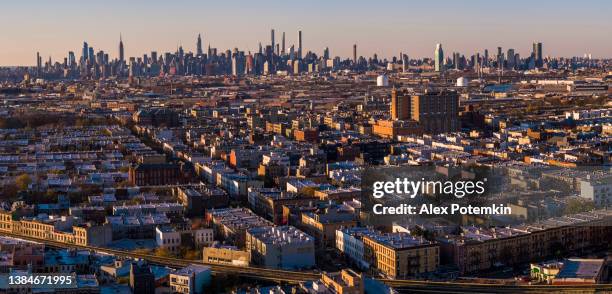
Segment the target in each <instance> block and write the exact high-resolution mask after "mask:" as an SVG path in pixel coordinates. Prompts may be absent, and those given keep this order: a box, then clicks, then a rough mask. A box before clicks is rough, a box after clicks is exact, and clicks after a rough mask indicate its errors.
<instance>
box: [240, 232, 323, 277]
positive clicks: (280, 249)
mask: <svg viewBox="0 0 612 294" xmlns="http://www.w3.org/2000/svg"><path fill="white" fill-rule="evenodd" d="M246 249H247V250H248V251H249V252H250V254H251V261H252V262H253V263H254V264H257V265H261V266H265V267H266V268H275V269H307V268H311V267H313V266H314V265H315V240H314V238H313V237H311V236H309V235H308V234H306V233H304V232H302V231H300V230H298V229H297V228H295V227H292V226H282V227H271V226H268V227H258V228H252V229H249V230H247V233H246Z"/></svg>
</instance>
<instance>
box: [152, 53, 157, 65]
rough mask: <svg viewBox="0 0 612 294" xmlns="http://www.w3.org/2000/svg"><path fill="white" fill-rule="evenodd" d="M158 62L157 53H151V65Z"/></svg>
mask: <svg viewBox="0 0 612 294" xmlns="http://www.w3.org/2000/svg"><path fill="white" fill-rule="evenodd" d="M156 62H157V51H151V63H156Z"/></svg>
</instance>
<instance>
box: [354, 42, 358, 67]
mask: <svg viewBox="0 0 612 294" xmlns="http://www.w3.org/2000/svg"><path fill="white" fill-rule="evenodd" d="M353 63H355V64H357V44H353Z"/></svg>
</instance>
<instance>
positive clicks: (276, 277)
mask: <svg viewBox="0 0 612 294" xmlns="http://www.w3.org/2000/svg"><path fill="white" fill-rule="evenodd" d="M0 235H5V236H8V237H13V238H19V239H23V240H28V241H33V242H38V243H43V244H45V245H47V246H49V247H54V248H63V249H69V248H76V249H82V250H90V251H94V252H96V253H101V254H112V255H115V256H120V257H127V258H139V259H143V260H146V261H148V262H150V263H152V264H157V265H163V266H169V267H173V268H181V267H184V266H187V265H189V264H201V265H206V266H209V267H210V268H211V270H212V271H213V273H215V274H236V275H240V276H243V277H248V278H253V279H259V280H266V281H274V282H282V283H299V282H304V281H311V280H317V279H319V278H321V274H320V273H316V272H304V271H287V270H275V269H268V268H261V267H252V266H249V267H241V266H232V265H219V264H210V263H206V262H202V261H198V260H185V259H180V258H172V257H160V256H155V255H150V254H141V253H134V252H130V251H125V250H117V249H110V248H103V247H94V246H82V245H76V244H66V243H62V242H57V241H51V240H44V239H40V238H33V237H29V236H21V235H18V234H13V233H6V232H1V233H0ZM378 281H380V282H383V283H385V284H386V285H388V286H391V287H394V288H396V289H397V290H398V291H399V292H400V293H474V294H475V293H544V292H547V293H550V292H552V293H554V292H556V293H612V284H598V285H578V286H575V285H571V286H570V285H567V286H565V285H560V286H556V285H555V286H548V285H524V286H523V285H520V286H519V285H499V284H482V283H457V282H432V281H421V280H391V279H378Z"/></svg>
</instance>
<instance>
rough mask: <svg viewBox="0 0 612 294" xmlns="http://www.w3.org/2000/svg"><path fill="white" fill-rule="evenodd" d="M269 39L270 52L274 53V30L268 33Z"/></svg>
mask: <svg viewBox="0 0 612 294" xmlns="http://www.w3.org/2000/svg"><path fill="white" fill-rule="evenodd" d="M270 37H271V39H272V43H271V44H270V45H271V47H270V48H272V51H274V48H275V47H276V46H274V29H272V31H270Z"/></svg>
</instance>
